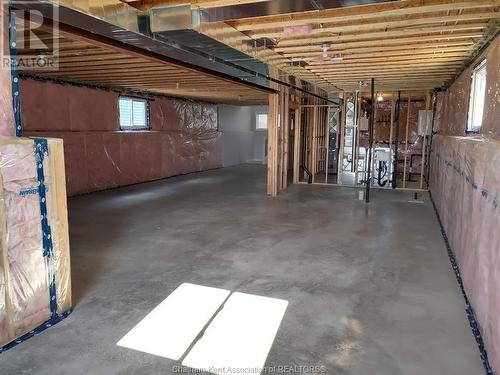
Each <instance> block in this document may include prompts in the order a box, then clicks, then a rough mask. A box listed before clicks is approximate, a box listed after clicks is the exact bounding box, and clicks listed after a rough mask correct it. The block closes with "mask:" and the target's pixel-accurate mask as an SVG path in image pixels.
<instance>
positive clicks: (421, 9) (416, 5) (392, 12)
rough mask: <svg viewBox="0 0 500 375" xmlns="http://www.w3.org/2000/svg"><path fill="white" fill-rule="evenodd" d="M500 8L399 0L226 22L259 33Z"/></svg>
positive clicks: (482, 0) (489, 3)
mask: <svg viewBox="0 0 500 375" xmlns="http://www.w3.org/2000/svg"><path fill="white" fill-rule="evenodd" d="M496 6H500V0H403V1H392V2H388V3H379V4H371V5H361V6H353V7H344V8H333V9H328V10H322V11H310V12H302V13H291V14H282V15H273V16H265V17H255V18H246V19H238V20H235V21H230V22H229V24H230V25H231V26H233V27H234V28H235V29H236V30H239V31H249V30H253V31H255V30H262V29H265V28H269V27H270V26H272V27H274V28H276V27H285V26H296V25H304V24H309V23H314V24H318V23H327V22H329V23H334V22H350V21H352V22H354V23H356V22H357V21H359V20H364V19H372V18H373V17H374V15H376V16H377V17H379V18H383V17H389V16H401V15H405V16H407V15H412V14H419V15H420V14H424V13H431V12H448V11H453V10H463V9H480V8H491V7H496Z"/></svg>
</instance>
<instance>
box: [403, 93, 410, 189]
mask: <svg viewBox="0 0 500 375" xmlns="http://www.w3.org/2000/svg"><path fill="white" fill-rule="evenodd" d="M410 105H411V94H410V93H409V92H408V108H407V111H406V133H405V134H406V135H405V155H404V164H403V189H404V188H405V187H406V169H407V167H406V163H407V161H408V129H409V126H410Z"/></svg>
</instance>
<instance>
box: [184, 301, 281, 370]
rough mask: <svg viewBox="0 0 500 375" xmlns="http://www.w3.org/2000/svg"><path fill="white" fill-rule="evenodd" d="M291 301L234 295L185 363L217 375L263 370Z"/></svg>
mask: <svg viewBox="0 0 500 375" xmlns="http://www.w3.org/2000/svg"><path fill="white" fill-rule="evenodd" d="M287 306H288V302H287V301H285V300H280V299H275V298H268V297H261V296H255V295H251V294H244V293H234V294H232V295H231V297H229V299H228V300H227V301H226V303H225V305H224V308H223V309H222V310H221V311H220V312H219V313H218V314H217V316H216V317H215V319H214V320H213V321H212V322H211V323H210V325H209V326H208V328H207V330H206V331H205V333H204V335H203V337H202V338H201V339H200V340H199V341H198V342H197V343H196V344H195V345H194V347H193V348H192V349H191V351H190V352H189V353H188V355H187V356H186V358H185V360H184V361H183V362H182V364H183V365H184V366H188V367H192V368H196V369H201V370H205V371H210V372H213V373H215V374H228V373H235V371H237V370H236V369H246V372H243V373H252V374H255V373H258V372H254V371H253V372H248V371H249V370H251V369H262V368H263V367H264V365H265V362H266V359H267V356H268V354H269V351H270V350H271V346H272V344H273V341H274V338H275V336H276V334H277V332H278V328H279V326H280V324H281V320H282V319H283V316H284V314H285V310H286V308H287Z"/></svg>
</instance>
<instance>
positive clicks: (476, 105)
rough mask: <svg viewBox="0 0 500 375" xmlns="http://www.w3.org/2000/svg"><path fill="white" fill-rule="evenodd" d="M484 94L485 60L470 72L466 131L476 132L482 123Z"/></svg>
mask: <svg viewBox="0 0 500 375" xmlns="http://www.w3.org/2000/svg"><path fill="white" fill-rule="evenodd" d="M485 94H486V60H483V61H481V62H480V63H479V64H478V65H477V66H476V67H475V68H474V69H473V70H472V82H471V87H470V98H469V115H468V119H467V131H468V132H474V133H476V132H478V131H479V130H480V129H481V125H482V123H483V110H484V101H485Z"/></svg>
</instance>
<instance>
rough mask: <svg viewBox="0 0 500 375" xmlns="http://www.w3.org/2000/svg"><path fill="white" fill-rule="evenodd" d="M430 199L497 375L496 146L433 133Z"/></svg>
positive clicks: (499, 172) (499, 242) (499, 189)
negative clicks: (438, 217)
mask: <svg viewBox="0 0 500 375" xmlns="http://www.w3.org/2000/svg"><path fill="white" fill-rule="evenodd" d="M430 162H431V173H430V187H431V193H432V197H433V200H434V202H435V204H436V208H437V210H438V212H439V216H440V218H441V222H442V225H443V227H444V230H445V232H446V234H447V237H448V240H449V243H450V247H451V249H452V251H453V252H454V254H455V258H456V260H457V263H458V266H459V269H460V274H461V277H462V281H463V284H464V289H465V292H466V293H467V296H468V298H469V301H470V303H471V305H472V307H473V309H474V311H475V314H476V318H477V322H478V324H479V328H480V331H481V334H482V336H483V340H484V343H485V346H486V350H487V352H488V357H489V360H490V364H491V366H492V367H493V369H494V371H496V372H495V373H500V271H499V270H500V253H499V250H500V206H499V203H500V168H499V166H500V142H499V141H495V140H489V139H485V138H482V137H454V136H441V135H435V136H434V139H433V143H432V153H431V161H430Z"/></svg>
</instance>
